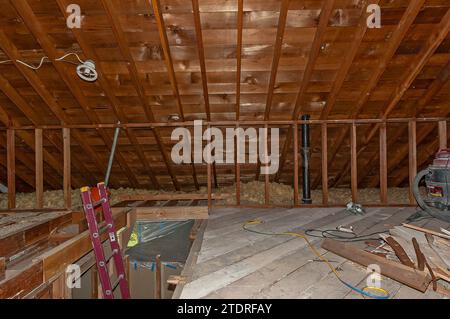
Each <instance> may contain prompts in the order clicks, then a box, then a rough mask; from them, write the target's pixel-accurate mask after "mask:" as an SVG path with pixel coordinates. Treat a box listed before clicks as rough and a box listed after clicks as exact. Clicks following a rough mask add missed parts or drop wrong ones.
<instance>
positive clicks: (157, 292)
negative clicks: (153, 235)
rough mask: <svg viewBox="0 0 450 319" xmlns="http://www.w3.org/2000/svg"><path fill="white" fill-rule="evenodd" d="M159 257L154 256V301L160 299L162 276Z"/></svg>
mask: <svg viewBox="0 0 450 319" xmlns="http://www.w3.org/2000/svg"><path fill="white" fill-rule="evenodd" d="M161 268H162V267H161V255H157V256H156V271H155V277H156V280H155V299H162V274H161Z"/></svg>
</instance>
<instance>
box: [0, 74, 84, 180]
mask: <svg viewBox="0 0 450 319" xmlns="http://www.w3.org/2000/svg"><path fill="white" fill-rule="evenodd" d="M0 90H1V91H2V92H3V93H4V94H5V95H6V96H7V97H8V98H9V99H10V100H11V101H12V102H13V103H14V104H15V105H16V106H17V107H18V109H19V110H20V111H22V113H24V114H25V115H26V116H27V118H28V119H29V120H31V122H32V123H33V125H35V126H38V125H40V124H43V123H45V121H44V119H43V118H42V116H41V115H40V114H38V113H37V112H35V111H34V109H33V108H32V107H31V105H29V104H28V102H27V101H25V99H24V98H23V97H22V96H21V95H20V94H19V92H18V91H17V90H16V89H15V88H14V87H13V86H12V85H11V84H10V83H9V82H8V81H7V80H6V79H5V78H4V77H2V76H0ZM5 121H6V119H2V122H5ZM18 136H20V137H21V138H22V139H23V140H24V141H25V142H26V143H28V144H27V145H28V146H30V147H31V148H32V149H34V145H33V144H32V142H31V141H32V138H31V135H29V134H28V133H26V132H18ZM46 137H47V139H48V140H49V141H50V142H51V143H52V144H53V145H54V146H55V147H56V148H57V149H58V148H59V145H62V141H61V139H59V138H57V137H55V136H50V135H47V136H46ZM45 153H46V155H47V156H46V157H45V158H49V160H48V161H50V162H49V164H50V165H54V164H55V163H57V160H56V159H54V157H53V156H52V155H50V154H49V153H47V152H45ZM16 156H17V153H16ZM74 156H75V157H78V156H77V154H74ZM75 166H76V167H77V169H78V170H79V171H80V173H81V175H82V176H83V177H84V178H86V175H85V174H86V173H88V174H89V171H88V170H87V168H86V167H85V166H84V165H83V163H82V161H77V162H76V164H75ZM29 167H33V166H29ZM51 167H52V166H51ZM88 180H89V179H88ZM78 182H80V181H78ZM55 185H58V183H56V184H53V187H54V188H56V186H55ZM76 186H79V187H81V186H82V184H77V185H76Z"/></svg>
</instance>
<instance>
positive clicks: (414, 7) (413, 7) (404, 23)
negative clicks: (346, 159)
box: [313, 0, 425, 186]
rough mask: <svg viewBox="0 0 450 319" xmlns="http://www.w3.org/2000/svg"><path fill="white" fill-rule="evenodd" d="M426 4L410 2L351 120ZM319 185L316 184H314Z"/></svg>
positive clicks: (340, 142) (344, 133) (335, 151)
mask: <svg viewBox="0 0 450 319" xmlns="http://www.w3.org/2000/svg"><path fill="white" fill-rule="evenodd" d="M424 3H425V0H413V1H410V2H409V6H408V8H407V9H406V11H405V13H404V14H403V16H402V19H401V20H400V22H399V23H398V25H397V26H396V27H395V30H394V32H393V33H392V37H391V39H390V40H389V44H388V45H387V47H386V49H385V50H384V55H383V56H382V57H381V59H380V60H379V61H378V62H377V63H376V64H375V65H376V69H375V71H374V72H373V73H372V76H371V77H370V79H369V82H368V84H367V85H366V86H365V87H364V89H363V90H362V92H361V94H360V95H359V98H358V99H357V103H356V105H355V106H354V108H353V111H352V112H351V115H350V118H358V116H359V114H360V113H361V110H362V108H363V107H364V105H365V104H366V103H367V101H368V100H369V99H370V97H371V96H372V92H373V90H374V89H375V88H376V86H377V84H378V82H379V81H380V79H381V76H382V75H383V74H384V72H385V71H386V69H387V67H388V65H389V61H390V60H391V59H392V58H393V56H394V55H395V52H396V51H397V49H398V48H399V46H400V44H401V43H402V40H403V38H404V37H405V35H406V33H407V32H408V30H409V29H410V27H411V25H412V24H413V23H414V21H415V19H416V17H417V15H418V14H419V12H420V10H421V8H422V6H423V4H424ZM348 132H349V127H345V128H343V129H342V131H341V133H340V135H338V138H337V141H338V142H337V143H335V145H336V146H335V147H334V148H333V150H332V152H331V157H330V162H333V161H334V159H335V157H336V155H337V154H338V153H339V151H340V149H341V147H342V145H343V143H344V142H345V137H346V136H347V134H348ZM349 169H350V165H349V164H346V167H345V168H344V169H343V170H342V172H343V173H342V174H339V175H338V176H337V178H336V179H335V180H336V183H335V184H334V186H336V185H337V184H339V182H340V180H341V177H343V176H345V174H347V172H348V171H349ZM314 184H317V183H316V182H315V183H313V185H314Z"/></svg>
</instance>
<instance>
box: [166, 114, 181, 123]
mask: <svg viewBox="0 0 450 319" xmlns="http://www.w3.org/2000/svg"><path fill="white" fill-rule="evenodd" d="M180 119H181V118H180V116H179V115H178V114H171V115H169V121H170V122H178V121H179V120H180Z"/></svg>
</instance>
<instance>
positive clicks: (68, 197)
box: [63, 128, 72, 210]
mask: <svg viewBox="0 0 450 319" xmlns="http://www.w3.org/2000/svg"><path fill="white" fill-rule="evenodd" d="M63 141H64V145H63V149H64V182H63V185H64V187H63V190H64V207H65V208H66V209H67V210H71V209H72V181H71V176H72V174H71V167H72V166H71V159H72V158H71V151H70V142H71V139H70V129H68V128H65V129H63Z"/></svg>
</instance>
